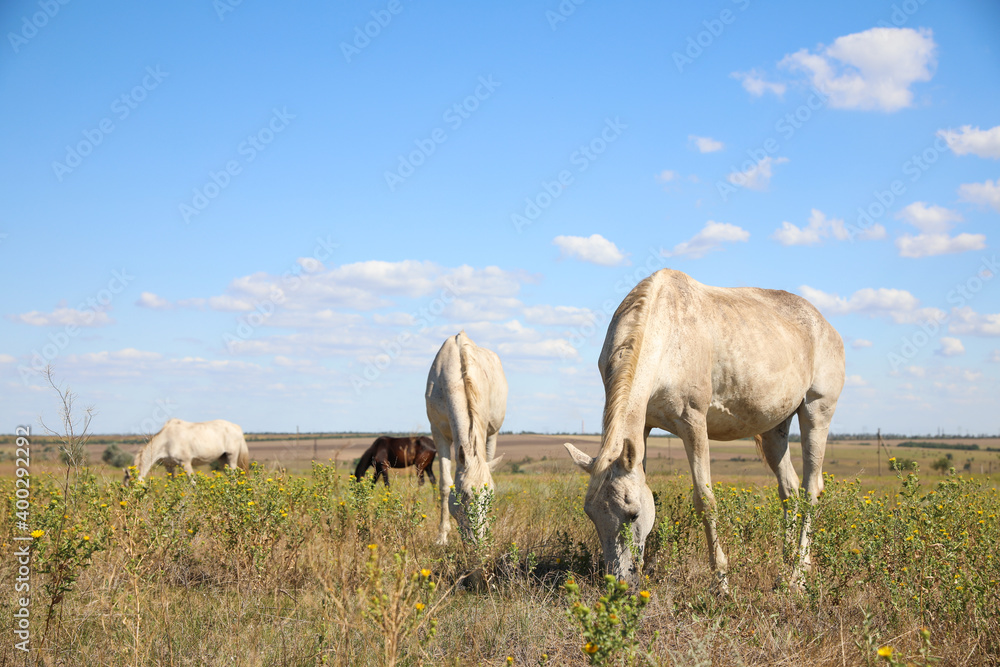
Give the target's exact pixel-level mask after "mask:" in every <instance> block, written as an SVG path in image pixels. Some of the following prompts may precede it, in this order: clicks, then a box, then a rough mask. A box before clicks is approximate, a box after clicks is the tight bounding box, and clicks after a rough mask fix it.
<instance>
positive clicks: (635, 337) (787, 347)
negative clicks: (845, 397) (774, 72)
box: [565, 269, 844, 591]
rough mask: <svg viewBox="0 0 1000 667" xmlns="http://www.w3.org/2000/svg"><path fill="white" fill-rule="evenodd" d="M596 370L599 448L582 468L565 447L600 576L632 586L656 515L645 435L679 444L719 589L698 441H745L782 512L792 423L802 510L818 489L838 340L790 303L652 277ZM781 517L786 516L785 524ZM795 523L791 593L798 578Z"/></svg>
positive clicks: (801, 559) (723, 585)
mask: <svg viewBox="0 0 1000 667" xmlns="http://www.w3.org/2000/svg"><path fill="white" fill-rule="evenodd" d="M598 367H599V368H600V371H601V377H602V378H603V379H604V391H605V403H604V425H603V437H602V438H601V449H600V451H599V452H598V454H597V456H596V457H594V458H591V457H590V456H588V455H587V454H585V453H584V452H581V451H580V450H578V449H577V448H576V447H574V446H573V445H572V444H570V443H566V444H565V447H566V449H567V451H568V452H569V454H570V456H571V457H572V458H573V460H574V461H575V462H576V464H577V465H579V466H580V467H581V468H583V469H584V470H585V471H586V472H588V473H589V474H590V485H589V487H588V489H587V495H586V499H585V502H584V509H585V511H586V512H587V515H588V516H589V517H590V518H591V520H592V521H593V522H594V524H595V525H596V527H597V533H598V535H599V537H600V540H601V547H602V549H603V552H604V560H605V563H607V566H608V569H609V571H610V572H611V573H612V574H614V575H615V576H617V577H619V578H621V579H626V580H628V581H629V582H632V583H635V582H637V581H638V580H639V574H640V569H641V567H642V555H643V547H644V544H645V540H646V537H647V535H648V534H649V532H650V530H651V529H652V527H653V520H654V514H655V507H654V505H653V496H652V493H651V492H650V490H649V486H647V484H646V473H645V467H646V438H647V437H648V436H649V431H650V429H652V428H660V429H663V430H665V431H669V432H671V433H673V434H675V435H677V436H679V437H680V438H681V440H683V441H684V449H685V451H686V452H687V457H688V463H689V464H690V466H691V476H692V481H693V486H694V506H695V509H696V510H697V511H698V513H699V514H701V516H702V520H703V523H704V525H705V536H706V537H707V539H708V554H709V563H710V565H711V567H712V569H713V571H714V573H715V577H716V581H717V583H718V585H719V587H720V589H721V590H723V591H727V590H728V582H727V580H726V572H727V570H728V561H727V559H726V555H725V553H724V552H723V550H722V547H721V545H720V544H719V539H718V536H717V533H716V525H715V514H716V502H715V496H714V495H713V494H712V478H711V474H710V471H709V463H710V460H711V459H710V457H709V451H708V441H709V439H710V438H711V439H713V440H736V439H738V438H745V437H750V436H753V437H755V439H756V441H757V447H758V450H759V451H760V453H761V454H762V455H763V458H764V459H765V460H766V461H767V464H768V465H769V466H770V468H771V469H772V470H773V471H774V473H775V475H776V476H777V478H778V492H779V494H780V496H781V498H782V499H783V500H784V499H788V498H790V499H792V500H789V504H790V505H792V506H793V507H794V505H795V503H796V502H797V499H798V490H799V479H798V476H797V475H796V474H795V469H794V467H793V466H792V463H791V459H790V457H789V452H788V430H789V424H790V423H791V421H792V417H793V416H795V415H798V418H799V428H800V429H801V431H802V458H803V470H802V474H803V477H804V479H805V486H806V490H807V492H808V494H809V499H810V501H811V502H812V503H815V502H816V500H817V498H818V497H819V494H820V493H821V492H822V490H823V476H822V467H823V453H824V450H825V448H826V436H827V432H828V430H829V427H830V420H831V419H832V418H833V412H834V410H835V409H836V407H837V399H838V398H839V396H840V391H841V389H842V388H843V386H844V344H843V341H841V338H840V335H839V334H838V333H837V332H836V330H835V329H834V328H833V327H832V326H830V324H829V323H828V322H827V321H826V320H825V319H823V316H822V315H820V313H819V312H818V311H817V310H816V308H814V307H813V306H812V304H810V303H809V302H808V301H806V300H805V299H802V298H801V297H798V296H796V295H794V294H789V293H788V292H782V291H777V290H764V289H757V288H753V287H745V288H734V289H726V288H720V287H709V286H707V285H702V284H701V283H699V282H697V281H695V280H693V279H692V278H690V277H688V276H687V275H685V274H683V273H681V272H679V271H671V270H669V269H663V270H661V271H658V272H656V273H654V274H653V275H652V276H650V277H648V278H646V279H645V280H644V281H642V282H641V283H639V284H638V285H637V286H636V287H635V288H633V289H632V291H631V292H630V293H629V294H628V296H626V297H625V300H624V301H622V303H621V305H620V306H619V307H618V310H617V311H616V312H615V315H614V317H613V318H612V320H611V323H610V325H609V326H608V334H607V337H606V338H605V339H604V348H603V349H602V350H601V356H600V359H599V361H598ZM640 462H641V464H642V465H640ZM794 512H795V510H794V509H793V508H786V511H785V519H786V522H787V521H789V520H790V517H792V518H794ZM805 514H806V515H807V519H806V520H804V521H803V525H802V531H801V534H800V537H799V544H798V556H797V562H796V565H795V568H794V571H793V575H792V584H793V585H795V586H798V585H799V584H800V582H801V576H802V569H803V568H808V567H809V533H810V526H809V521H808V513H805ZM786 526H787V527H788V529H789V530H791V524H790V523H786ZM787 538H788V533H787V532H786V539H787Z"/></svg>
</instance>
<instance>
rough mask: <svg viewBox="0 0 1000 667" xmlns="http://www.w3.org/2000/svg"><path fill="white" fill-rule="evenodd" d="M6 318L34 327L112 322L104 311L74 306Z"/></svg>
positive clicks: (35, 311)
mask: <svg viewBox="0 0 1000 667" xmlns="http://www.w3.org/2000/svg"><path fill="white" fill-rule="evenodd" d="M7 319H9V320H11V321H12V322H19V323H21V324H30V325H31V326H34V327H65V326H76V327H103V326H106V325H108V324H113V323H114V320H113V319H111V317H110V316H109V315H108V313H107V312H106V311H103V310H77V309H76V308H56V309H55V310H53V311H52V312H51V313H43V312H41V311H38V310H32V311H31V312H28V313H22V314H20V315H8V316H7Z"/></svg>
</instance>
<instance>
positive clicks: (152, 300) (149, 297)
mask: <svg viewBox="0 0 1000 667" xmlns="http://www.w3.org/2000/svg"><path fill="white" fill-rule="evenodd" d="M135 305H137V306H140V307H142V308H152V309H153V310H169V309H171V308H173V307H174V304H172V303H170V302H169V301H167V300H166V299H164V298H163V297H162V296H157V295H156V294H153V293H152V292H143V293H142V294H140V295H139V300H138V301H136V302H135Z"/></svg>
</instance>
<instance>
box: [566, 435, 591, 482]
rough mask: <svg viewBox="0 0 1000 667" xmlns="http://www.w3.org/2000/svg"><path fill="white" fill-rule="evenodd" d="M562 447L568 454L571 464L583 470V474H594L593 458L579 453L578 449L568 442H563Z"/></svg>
mask: <svg viewBox="0 0 1000 667" xmlns="http://www.w3.org/2000/svg"><path fill="white" fill-rule="evenodd" d="M563 447H565V448H566V451H567V452H569V455H570V458H572V459H573V463H575V464H577V465H578V466H580V467H581V468H583V471H584V472H586V473H587V474H588V475H590V474H592V473H593V472H594V461H596V460H597V459H596V458H595V457H592V456H590V455H589V454H585V453H584V452H581V451H580V450H579V449H577V448H576V447H574V446H573V445H571V444H570V443H568V442H564V443H563Z"/></svg>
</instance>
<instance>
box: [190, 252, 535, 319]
mask: <svg viewBox="0 0 1000 667" xmlns="http://www.w3.org/2000/svg"><path fill="white" fill-rule="evenodd" d="M314 268H315V270H314V271H311V272H303V273H301V274H299V275H293V274H291V273H287V274H284V275H274V274H270V273H265V272H258V273H254V274H251V275H248V276H243V277H241V278H237V279H235V280H233V281H232V282H231V283H230V284H229V287H228V288H227V289H226V294H222V295H217V296H211V297H208V298H204V297H195V298H190V299H181V300H179V301H178V302H177V305H179V306H183V307H187V308H198V309H205V308H209V309H211V310H218V311H223V312H251V311H254V310H256V309H257V307H258V306H259V305H262V304H264V305H265V306H266V305H267V304H271V305H275V304H277V306H278V307H276V308H275V309H274V310H275V313H276V316H277V314H283V313H285V312H286V311H304V312H305V313H308V314H310V315H311V314H314V313H315V314H319V313H323V312H326V313H332V312H333V311H332V310H331V309H345V308H346V309H351V310H359V311H370V310H376V309H379V308H386V307H388V306H392V305H393V301H392V300H391V299H392V298H393V297H406V298H425V299H428V300H429V301H430V302H435V301H436V300H438V299H440V300H441V301H442V302H445V303H450V302H452V301H453V300H454V299H455V298H456V297H467V298H471V297H473V296H497V297H513V296H515V295H516V294H517V293H518V292H519V291H520V289H521V285H522V284H524V283H529V282H534V281H535V280H536V278H535V277H534V276H532V275H529V274H527V273H525V272H523V271H505V270H503V269H500V268H499V267H496V266H487V267H484V268H481V269H477V268H473V267H471V266H468V265H463V266H459V267H455V268H447V267H443V266H440V265H438V264H436V263H434V262H430V261H415V260H403V261H399V262H385V261H366V262H356V263H354V264H344V265H341V266H334V267H331V268H326V267H323V266H322V265H317V266H316V267H314ZM301 319H302V318H300V320H301ZM273 321H275V320H272V319H270V318H269V320H268V323H269V324H270V323H272V322H273Z"/></svg>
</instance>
